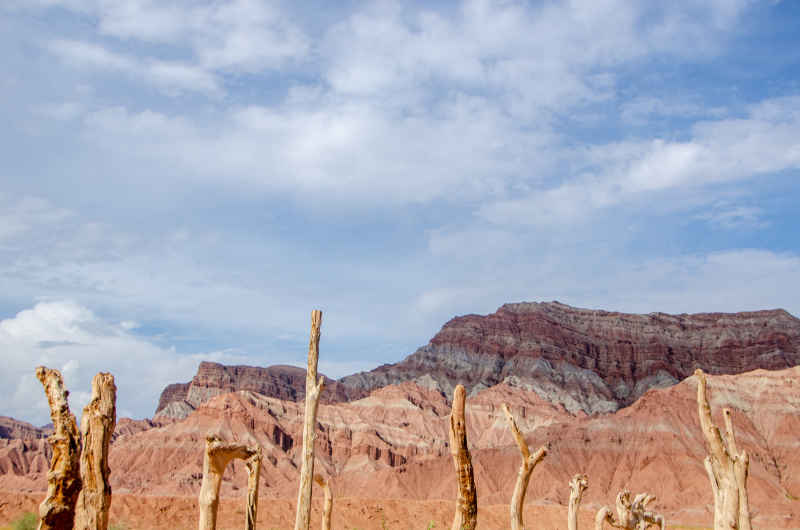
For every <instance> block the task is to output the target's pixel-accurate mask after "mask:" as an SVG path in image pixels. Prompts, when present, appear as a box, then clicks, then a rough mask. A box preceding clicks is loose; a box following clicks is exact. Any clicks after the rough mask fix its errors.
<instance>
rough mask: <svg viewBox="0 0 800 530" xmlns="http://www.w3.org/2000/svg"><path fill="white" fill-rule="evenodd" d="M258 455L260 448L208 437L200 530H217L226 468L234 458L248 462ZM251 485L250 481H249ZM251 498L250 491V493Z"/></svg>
mask: <svg viewBox="0 0 800 530" xmlns="http://www.w3.org/2000/svg"><path fill="white" fill-rule="evenodd" d="M257 454H258V448H256V447H248V446H246V445H244V444H239V443H234V442H226V441H224V440H222V439H221V438H220V437H219V436H217V435H214V434H209V435H208V436H206V451H205V454H204V456H203V482H202V483H201V484H200V496H199V498H198V504H199V505H200V522H199V526H198V528H199V530H216V528H217V508H219V487H220V484H222V475H223V474H224V473H225V468H226V467H227V466H228V463H230V461H231V460H233V459H234V458H241V459H242V460H248V459H249V458H251V457H252V456H253V455H257ZM248 483H249V479H248ZM248 497H249V491H248Z"/></svg>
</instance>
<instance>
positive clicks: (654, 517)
mask: <svg viewBox="0 0 800 530" xmlns="http://www.w3.org/2000/svg"><path fill="white" fill-rule="evenodd" d="M653 500H655V497H654V496H653V495H650V494H649V493H639V494H638V495H636V497H634V498H633V500H631V493H630V492H629V491H628V490H622V491H620V492H619V493H618V494H617V499H616V501H615V505H616V508H617V517H616V518H615V517H614V515H613V514H612V512H611V508H608V507H607V506H603V507H602V508H600V509H599V510H598V511H597V515H596V516H595V518H594V527H595V530H602V529H603V526H604V525H605V524H606V523H608V525H609V526H612V527H614V528H624V529H625V530H646V529H647V528H649V527H650V526H652V525H655V526H658V527H659V528H661V529H662V530H663V529H664V528H666V521H665V519H664V516H663V515H661V514H657V513H654V512H651V511H648V510H647V505H648V504H649V503H650V502H652V501H653Z"/></svg>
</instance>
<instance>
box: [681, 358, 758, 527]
mask: <svg viewBox="0 0 800 530" xmlns="http://www.w3.org/2000/svg"><path fill="white" fill-rule="evenodd" d="M694 375H695V376H697V414H698V416H699V417H700V428H701V429H702V431H703V436H704V437H705V439H706V442H707V443H708V446H709V448H710V454H709V455H708V456H707V457H706V459H705V461H704V465H705V468H706V473H707V474H708V478H709V481H710V482H711V491H712V492H713V495H714V530H734V529H735V530H750V528H751V527H750V507H749V503H748V498H747V475H748V471H749V466H750V459H749V456H748V455H747V452H746V451H739V450H738V448H737V447H736V437H735V436H734V433H733V421H732V420H731V411H730V409H724V410H723V416H724V418H725V431H726V433H725V440H723V438H722V435H721V434H720V432H719V429H718V428H717V427H716V426H715V425H714V422H713V421H712V419H711V406H710V405H709V404H708V390H707V384H706V376H705V374H704V373H703V371H702V370H700V369H697V370H695V372H694Z"/></svg>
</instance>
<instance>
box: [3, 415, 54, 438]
mask: <svg viewBox="0 0 800 530" xmlns="http://www.w3.org/2000/svg"><path fill="white" fill-rule="evenodd" d="M49 434H50V429H43V428H41V427H36V426H35V425H31V424H30V423H28V422H25V421H19V420H15V419H14V418H9V417H8V416H0V439H2V438H6V439H8V438H20V439H23V440H34V439H36V438H46V437H47V436H48V435H49Z"/></svg>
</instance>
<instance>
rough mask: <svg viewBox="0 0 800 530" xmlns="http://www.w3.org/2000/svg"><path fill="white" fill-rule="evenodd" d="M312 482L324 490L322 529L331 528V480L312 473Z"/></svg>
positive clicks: (329, 529) (328, 529) (327, 529)
mask: <svg viewBox="0 0 800 530" xmlns="http://www.w3.org/2000/svg"><path fill="white" fill-rule="evenodd" d="M314 482H316V483H317V484H319V485H320V486H321V487H322V491H323V492H325V502H324V504H323V505H322V525H321V527H322V530H331V512H332V511H333V494H332V493H331V481H330V480H325V479H324V478H322V476H321V475H314Z"/></svg>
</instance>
